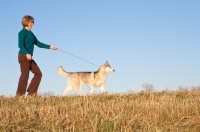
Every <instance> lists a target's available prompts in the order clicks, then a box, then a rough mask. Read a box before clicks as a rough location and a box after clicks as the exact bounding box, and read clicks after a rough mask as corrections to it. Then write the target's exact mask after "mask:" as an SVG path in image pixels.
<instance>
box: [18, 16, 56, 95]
mask: <svg viewBox="0 0 200 132" xmlns="http://www.w3.org/2000/svg"><path fill="white" fill-rule="evenodd" d="M33 24H34V18H33V17H32V16H29V15H26V16H24V17H23V18H22V26H23V29H22V30H21V31H20V32H19V33H18V46H19V54H18V61H19V64H20V68H21V76H20V78H19V83H18V87H17V92H16V96H22V95H25V93H26V88H27V83H28V78H29V71H31V72H32V73H33V74H34V77H33V78H32V80H31V82H30V84H29V86H28V89H27V92H28V95H37V90H38V87H39V84H40V81H41V78H42V73H41V71H40V69H39V67H38V65H37V64H36V62H35V61H34V60H33V59H32V56H33V51H34V45H36V46H38V47H39V48H45V49H52V50H57V48H56V47H55V46H52V45H47V44H44V43H41V42H40V41H38V40H37V38H36V37H35V35H34V34H33V33H32V32H31V28H32V26H33Z"/></svg>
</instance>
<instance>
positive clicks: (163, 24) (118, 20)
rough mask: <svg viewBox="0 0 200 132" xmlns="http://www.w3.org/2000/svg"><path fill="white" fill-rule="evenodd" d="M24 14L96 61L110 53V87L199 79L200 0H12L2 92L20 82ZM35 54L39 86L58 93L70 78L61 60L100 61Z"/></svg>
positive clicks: (53, 40) (79, 66)
mask: <svg viewBox="0 0 200 132" xmlns="http://www.w3.org/2000/svg"><path fill="white" fill-rule="evenodd" d="M24 15H31V16H33V17H34V18H35V24H34V26H33V29H32V32H33V33H34V34H35V35H36V36H37V38H38V40H40V41H41V42H44V43H46V44H50V45H55V46H57V47H58V48H60V49H62V50H65V51H67V52H69V53H71V54H74V55H76V56H78V57H80V58H83V59H85V60H88V61H90V62H92V63H95V64H97V65H102V64H104V63H105V61H106V60H108V61H109V63H110V65H111V66H112V67H113V68H114V69H115V70H116V72H114V73H111V74H109V75H108V78H107V81H106V85H105V88H106V90H107V91H108V92H110V93H112V92H118V93H124V92H126V91H128V90H131V91H136V92H137V91H141V90H143V87H142V84H144V83H150V84H153V85H154V87H155V89H156V90H158V91H160V90H164V89H166V88H168V89H169V90H176V89H178V87H179V86H183V87H192V86H199V85H200V1H199V0H166V1H164V0H163V1H160V0H151V1H147V0H143V1H141V0H140V1H138V0H137V1H136V0H73V1H72V0H71V1H69V0H59V1H55V0H48V1H39V0H35V1H23V0H17V1H11V0H6V1H1V2H0V38H1V39H0V44H1V52H0V55H1V62H0V95H6V96H14V95H15V92H16V89H17V84H18V79H19V76H20V67H19V63H18V59H17V57H18V51H19V49H18V38H17V34H18V32H19V31H20V30H21V29H22V25H21V19H22V17H23V16H24ZM33 59H34V60H35V61H36V62H37V64H38V65H39V67H40V69H41V71H42V73H43V78H42V81H41V84H40V87H39V92H41V93H45V92H54V94H55V95H61V93H62V91H63V90H64V88H65V86H66V82H67V78H62V77H60V76H59V75H58V73H57V67H58V66H63V68H64V69H65V70H66V71H71V72H72V71H95V70H97V68H98V67H95V66H93V65H91V64H88V63H86V62H84V61H81V60H79V59H77V58H74V57H72V56H69V55H67V54H65V53H63V52H61V51H58V50H57V51H52V50H47V49H40V48H38V47H36V46H35V50H34V56H33ZM32 76H33V75H32V73H30V78H29V81H30V79H31V78H32ZM82 91H83V94H86V93H87V92H88V88H87V87H86V86H83V89H82ZM94 91H95V92H96V93H99V92H100V90H99V89H97V88H96V89H95V90H94ZM73 92H74V93H75V91H72V93H73Z"/></svg>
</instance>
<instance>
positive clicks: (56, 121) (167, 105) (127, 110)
mask: <svg viewBox="0 0 200 132" xmlns="http://www.w3.org/2000/svg"><path fill="white" fill-rule="evenodd" d="M0 131H9V132H10V131H13V132H17V131H34V132H35V131H38V132H39V131H41V132H50V131H52V132H54V131H55V132H68V131H69V132H70V131H72V132H73V131H74V132H133V131H136V132H149V131H150V132H168V131H170V132H171V131H172V132H180V131H181V132H199V131H200V87H195V88H193V89H192V90H187V89H185V88H180V89H179V90H177V91H167V90H165V91H162V92H155V91H154V92H150V93H147V92H145V91H141V92H138V93H134V92H128V93H124V94H115V93H114V94H108V95H94V96H66V97H56V96H50V97H42V96H39V97H18V98H16V97H9V98H6V97H0Z"/></svg>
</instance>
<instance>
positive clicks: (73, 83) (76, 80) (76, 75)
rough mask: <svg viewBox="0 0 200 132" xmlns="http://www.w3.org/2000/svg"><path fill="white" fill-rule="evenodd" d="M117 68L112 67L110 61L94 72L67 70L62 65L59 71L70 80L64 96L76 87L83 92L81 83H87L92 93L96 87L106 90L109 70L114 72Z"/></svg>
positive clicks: (102, 91) (102, 90)
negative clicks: (105, 85)
mask: <svg viewBox="0 0 200 132" xmlns="http://www.w3.org/2000/svg"><path fill="white" fill-rule="evenodd" d="M114 71H115V70H114V69H112V68H111V66H110V65H109V64H108V61H106V63H105V64H104V65H102V66H100V68H99V69H98V70H97V71H94V72H66V71H64V69H63V68H62V66H60V67H58V73H59V74H60V75H61V76H62V77H68V82H67V86H66V89H65V90H64V91H63V93H62V96H64V95H65V93H67V92H68V91H70V90H72V89H74V88H75V89H76V90H77V92H78V94H79V95H82V93H81V84H82V83H83V84H86V85H87V86H89V88H90V94H92V93H93V90H94V87H99V88H100V90H101V93H104V92H106V90H105V89H104V84H105V81H106V78H107V75H108V73H109V72H114Z"/></svg>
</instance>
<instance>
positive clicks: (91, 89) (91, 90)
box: [90, 86, 94, 95]
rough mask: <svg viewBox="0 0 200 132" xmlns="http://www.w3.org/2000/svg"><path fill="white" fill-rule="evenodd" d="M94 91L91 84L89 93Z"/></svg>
mask: <svg viewBox="0 0 200 132" xmlns="http://www.w3.org/2000/svg"><path fill="white" fill-rule="evenodd" d="M93 92H94V87H93V86H90V95H92V94H93Z"/></svg>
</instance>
